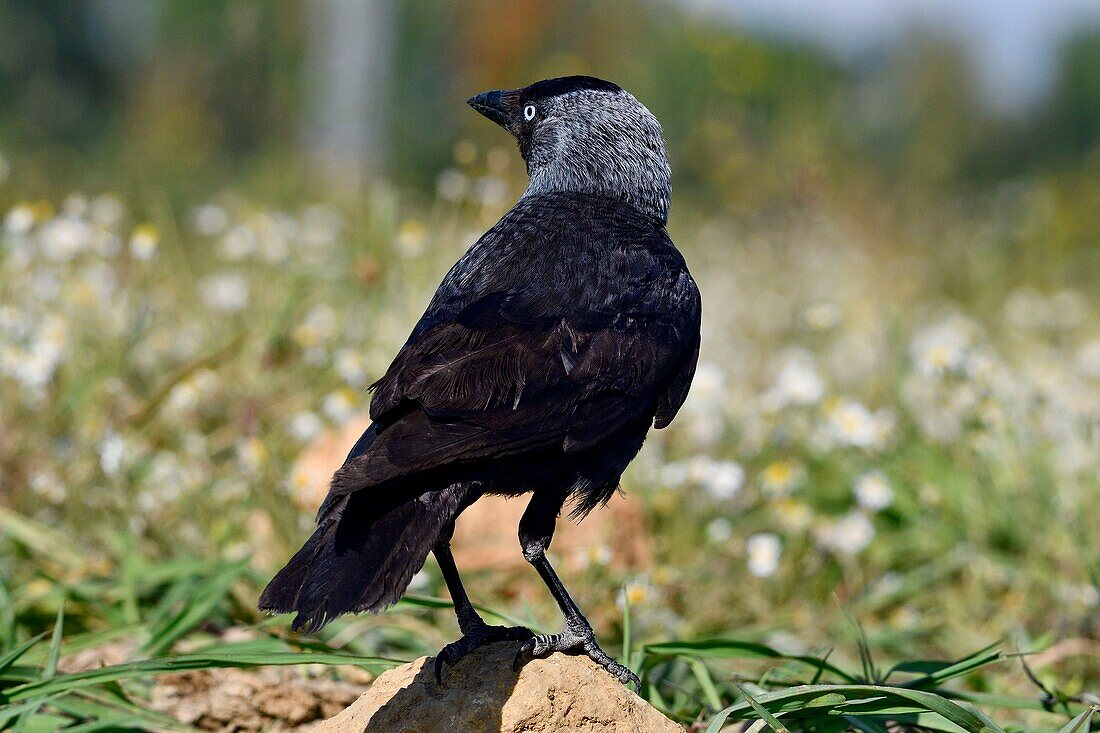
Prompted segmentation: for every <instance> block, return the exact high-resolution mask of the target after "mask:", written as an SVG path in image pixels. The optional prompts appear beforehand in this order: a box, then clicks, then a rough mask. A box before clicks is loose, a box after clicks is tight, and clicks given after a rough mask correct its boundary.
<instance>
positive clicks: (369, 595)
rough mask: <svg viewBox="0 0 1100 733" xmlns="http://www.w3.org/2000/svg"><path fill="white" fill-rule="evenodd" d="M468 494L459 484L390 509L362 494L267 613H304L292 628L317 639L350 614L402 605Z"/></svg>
mask: <svg viewBox="0 0 1100 733" xmlns="http://www.w3.org/2000/svg"><path fill="white" fill-rule="evenodd" d="M467 490H468V487H467V486H466V485H464V484H456V485H454V486H450V487H448V488H446V489H443V490H440V491H430V492H426V493H424V494H421V495H420V496H418V497H416V498H413V499H409V500H406V501H402V502H400V503H397V504H390V505H389V506H381V505H380V504H379V501H378V497H377V496H371V495H370V493H369V492H356V493H353V494H350V495H347V496H345V497H342V500H341V502H340V503H341V504H342V506H334V507H332V509H331V511H328V512H326V514H325V517H324V518H323V519H322V521H321V525H320V526H319V527H318V528H317V530H316V531H315V532H314V533H313V536H312V537H310V538H309V540H307V541H306V543H305V545H304V546H303V547H302V549H300V550H299V551H298V552H297V553H296V554H295V555H294V557H292V558H291V559H290V562H288V563H287V565H286V567H284V568H283V569H282V570H280V571H279V572H278V573H277V574H276V575H275V577H274V578H273V579H272V581H271V582H270V583H269V584H268V586H267V588H265V589H264V592H263V594H262V595H261V596H260V602H259V606H260V610H262V611H269V612H272V613H288V612H291V611H295V612H297V615H296V616H295V618H294V623H293V625H292V628H293V629H294V630H295V631H304V632H306V633H314V632H316V631H318V630H320V629H321V628H322V627H323V626H324V625H325V624H327V623H328V622H329V621H332V620H333V619H334V618H336V617H337V616H339V615H340V614H343V613H351V612H356V611H369V612H372V613H374V612H378V611H382V610H384V609H386V608H388V607H389V606H392V605H393V604H394V603H396V602H397V601H398V600H399V599H400V598H401V596H402V595H403V594H404V592H405V589H406V588H408V585H409V581H411V580H412V576H413V575H415V574H416V572H417V571H418V570H420V568H421V567H423V565H424V561H425V560H426V559H427V557H428V553H429V552H430V551H431V549H432V547H433V546H434V545H435V543H436V542H437V541H438V539H439V536H440V534H441V533H442V532H443V530H444V528H445V527H446V526H447V525H448V524H450V523H451V522H452V521H453V520H454V519H455V517H456V516H457V515H458V512H459V511H461V508H462V506H463V500H464V498H465V494H466V491H467Z"/></svg>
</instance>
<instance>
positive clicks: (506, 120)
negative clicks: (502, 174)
mask: <svg viewBox="0 0 1100 733" xmlns="http://www.w3.org/2000/svg"><path fill="white" fill-rule="evenodd" d="M468 102H469V104H470V106H471V107H473V108H474V109H476V110H477V111H478V112H480V113H481V114H483V115H485V116H486V117H488V118H489V119H490V120H492V121H493V122H495V123H497V124H498V125H500V126H501V127H503V128H504V129H505V130H507V131H508V132H510V133H512V135H513V136H514V137H515V138H516V140H517V141H518V142H519V151H520V154H521V155H522V156H523V159H524V161H526V163H527V173H528V175H529V176H530V179H531V180H530V183H529V184H528V187H527V193H526V194H524V195H525V196H526V195H536V194H541V193H547V192H551V191H562V192H581V193H591V194H596V195H602V196H608V197H611V198H617V199H621V200H624V201H626V202H628V203H630V204H632V205H633V206H635V207H636V208H638V209H639V210H641V211H643V212H645V213H647V214H650V215H653V216H656V217H657V218H659V219H660V220H661V221H662V222H664V221H666V220H667V219H668V205H669V198H670V196H671V193H672V181H671V170H670V169H669V165H668V154H667V152H666V150H665V141H664V138H663V137H661V125H660V124H659V123H658V122H657V118H656V117H654V116H653V114H652V113H651V112H650V111H649V110H648V109H646V107H645V105H643V104H642V103H641V102H639V101H638V100H637V99H635V98H634V96H633V95H631V94H630V93H629V92H626V91H624V90H623V89H621V88H620V87H618V86H617V85H615V84H612V83H611V82H608V81H603V80H602V79H596V78H594V77H591V76H566V77H561V78H559V79H547V80H545V81H540V82H536V83H534V84H532V85H530V86H527V87H523V88H521V89H504V90H499V91H492V92H484V93H482V94H478V95H477V96H474V97H471V98H470V99H469V100H468Z"/></svg>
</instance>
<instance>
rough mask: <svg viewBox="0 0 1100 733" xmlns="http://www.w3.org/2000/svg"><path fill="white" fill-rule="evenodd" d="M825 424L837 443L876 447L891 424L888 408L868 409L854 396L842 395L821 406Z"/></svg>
mask: <svg viewBox="0 0 1100 733" xmlns="http://www.w3.org/2000/svg"><path fill="white" fill-rule="evenodd" d="M825 416H826V422H825V428H826V432H827V433H828V435H829V437H831V438H832V439H833V440H835V441H836V442H837V443H840V444H841V445H851V446H855V447H857V448H880V447H882V446H883V445H884V444H885V443H886V440H887V439H888V438H889V436H890V432H891V431H892V430H893V427H894V416H893V413H891V412H890V411H888V410H879V411H878V412H871V411H870V410H869V409H867V407H866V406H864V405H863V404H861V403H859V402H857V401H856V400H853V399H850V398H847V397H842V398H840V399H837V400H835V401H834V402H833V403H832V404H830V405H828V406H827V407H826V410H825Z"/></svg>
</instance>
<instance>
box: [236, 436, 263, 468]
mask: <svg viewBox="0 0 1100 733" xmlns="http://www.w3.org/2000/svg"><path fill="white" fill-rule="evenodd" d="M266 461H267V448H265V447H264V444H263V443H261V442H260V440H259V438H255V437H252V438H248V439H246V440H244V441H242V442H240V443H238V444H237V464H238V465H239V466H240V467H241V470H242V471H244V472H245V473H248V474H254V473H257V472H258V471H259V470H260V468H262V467H263V465H264V463H265V462H266Z"/></svg>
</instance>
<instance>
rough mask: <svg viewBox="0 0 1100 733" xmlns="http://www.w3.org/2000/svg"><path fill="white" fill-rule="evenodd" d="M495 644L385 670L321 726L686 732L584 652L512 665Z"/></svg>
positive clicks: (508, 649) (403, 730)
mask: <svg viewBox="0 0 1100 733" xmlns="http://www.w3.org/2000/svg"><path fill="white" fill-rule="evenodd" d="M515 651H516V645H515V644H510V643H502V644H492V645H489V646H486V647H484V648H482V649H479V650H478V651H476V652H474V653H472V654H470V655H469V656H467V657H466V658H465V659H463V660H462V661H460V662H459V663H458V664H457V665H455V666H454V667H449V668H447V669H446V671H445V673H444V677H443V684H442V685H438V684H436V681H435V673H434V671H433V666H432V665H433V662H434V660H433V659H431V658H429V657H421V658H420V659H417V660H416V661H414V662H410V663H408V664H405V665H403V666H401V667H397V668H396V669H392V670H390V671H389V672H386V673H385V674H383V675H382V676H380V677H379V678H378V679H377V680H375V682H374V684H373V685H371V687H370V688H369V689H368V690H367V691H366V692H365V693H363V695H362V696H361V697H360V698H359V699H358V700H356V701H355V702H354V703H353V704H352V705H351V706H350V707H348V708H347V709H346V710H344V711H343V712H341V713H339V714H338V715H336V716H335V717H333V718H330V719H329V720H326V721H324V722H323V723H321V724H320V725H319V726H317V727H316V728H315V729H314V731H316V732H318V733H321V732H323V733H380V732H381V731H385V732H386V733H437V731H462V732H463V733H521V732H522V733H568V732H569V731H577V732H578V733H684V729H683V728H682V727H681V726H679V725H678V724H676V723H674V722H672V721H671V720H669V719H668V718H666V717H665V716H664V715H662V714H661V713H659V712H657V710H656V709H655V708H653V707H652V706H651V705H649V703H647V702H645V701H644V700H642V699H641V698H640V697H638V696H637V695H636V694H634V692H632V691H631V690H630V689H629V688H627V687H625V686H623V685H622V684H620V683H619V682H618V681H616V680H615V679H614V678H613V677H612V676H611V675H609V674H608V673H607V672H606V671H604V670H603V669H602V668H601V667H599V666H598V665H596V663H594V662H593V661H592V660H590V659H588V658H587V657H579V656H578V657H574V656H567V655H565V654H553V655H551V656H550V657H549V658H547V659H535V660H532V661H530V662H528V663H527V664H526V665H524V667H523V668H522V669H521V670H520V671H519V672H513V671H512V657H513V656H514V655H515Z"/></svg>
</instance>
